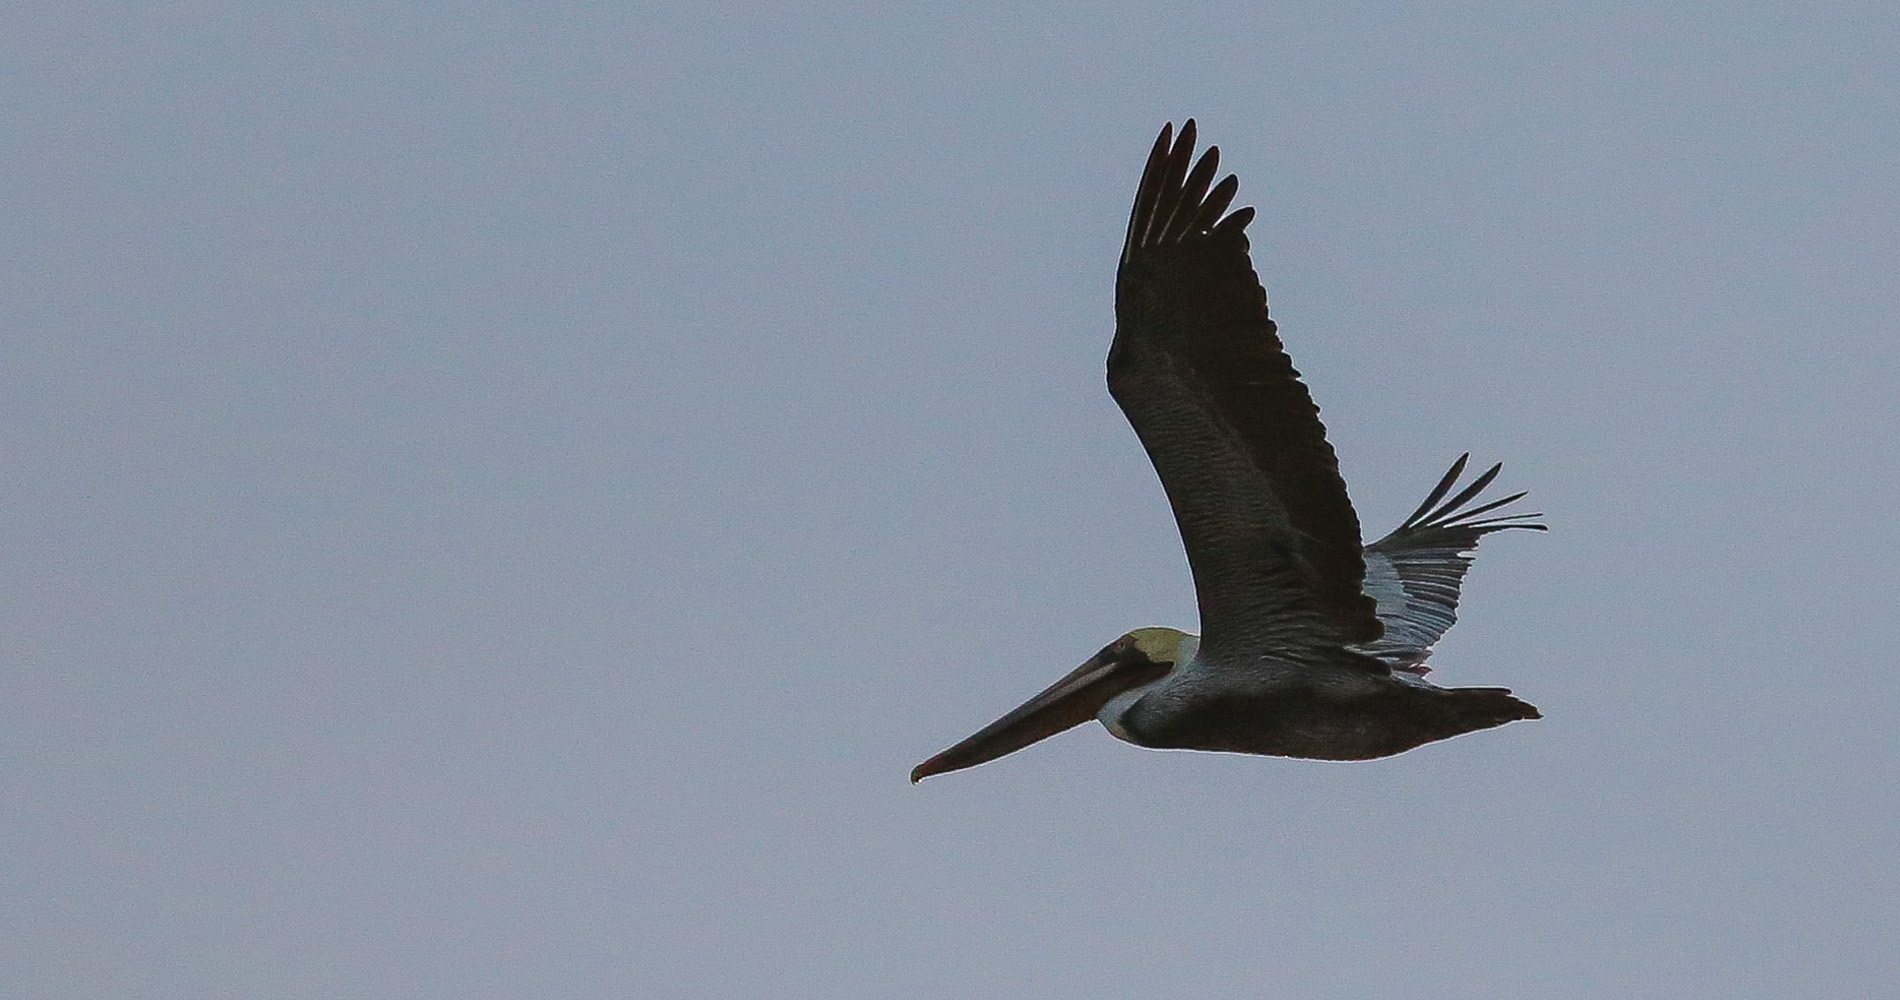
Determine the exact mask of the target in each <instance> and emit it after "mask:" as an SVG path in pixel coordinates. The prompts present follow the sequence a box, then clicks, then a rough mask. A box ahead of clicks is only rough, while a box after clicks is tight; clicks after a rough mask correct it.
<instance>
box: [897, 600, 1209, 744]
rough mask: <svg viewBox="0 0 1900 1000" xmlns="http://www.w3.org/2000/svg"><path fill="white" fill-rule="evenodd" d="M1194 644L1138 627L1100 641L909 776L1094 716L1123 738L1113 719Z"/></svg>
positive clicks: (1181, 661)
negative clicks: (1082, 659) (1064, 671)
mask: <svg viewBox="0 0 1900 1000" xmlns="http://www.w3.org/2000/svg"><path fill="white" fill-rule="evenodd" d="M1199 644H1200V639H1199V638H1197V637H1195V636H1192V635H1189V634H1187V633H1186V632H1183V631H1181V630H1179V629H1172V628H1138V629H1136V630H1134V631H1133V632H1130V633H1128V634H1127V635H1124V636H1122V637H1121V638H1119V639H1117V640H1115V641H1114V642H1111V643H1109V644H1108V645H1106V646H1103V647H1102V651H1101V652H1099V653H1096V654H1095V655H1094V656H1093V657H1091V658H1090V659H1089V661H1088V662H1087V663H1084V664H1082V665H1081V666H1079V667H1077V668H1075V670H1074V671H1073V672H1072V673H1070V674H1069V676H1067V677H1064V678H1062V679H1061V680H1059V681H1057V682H1055V683H1054V684H1051V685H1050V686H1049V688H1048V689H1047V690H1045V691H1043V692H1042V693H1041V694H1039V695H1037V696H1035V697H1034V698H1031V699H1029V700H1028V701H1026V702H1023V704H1022V705H1021V706H1020V707H1018V708H1017V709H1016V710H1015V711H1013V712H1011V713H1009V714H1008V715H1005V716H1003V717H1002V718H1000V719H997V720H996V721H995V722H992V723H990V724H989V725H987V726H984V727H983V728H982V729H981V730H979V731H977V733H976V735H974V736H971V737H970V738H969V739H967V740H964V741H963V742H961V743H958V744H957V745H956V746H953V747H951V748H950V749H948V750H945V751H944V752H942V753H940V754H938V755H936V756H935V757H932V758H930V759H929V760H927V761H924V762H923V763H922V764H919V765H917V768H916V770H913V771H911V772H910V780H911V781H912V782H918V781H922V780H924V779H925V778H928V777H930V776H931V775H933V774H943V773H944V772H946V771H960V770H962V769H963V768H966V767H975V766H976V765H978V764H981V763H984V762H986V761H992V760H995V759H996V758H998V757H1001V756H1003V755H1004V754H1008V753H1014V752H1015V751H1017V750H1021V749H1022V748H1023V747H1026V746H1028V745H1029V744H1031V743H1034V742H1036V741H1037V740H1041V739H1046V738H1048V737H1050V736H1054V735H1055V734H1057V733H1059V732H1062V731H1063V730H1065V729H1069V728H1071V727H1074V726H1078V725H1081V724H1082V723H1084V722H1087V721H1088V720H1089V719H1090V718H1093V717H1097V716H1099V717H1100V718H1101V720H1102V724H1103V725H1105V726H1107V727H1108V730H1109V732H1111V733H1114V734H1115V735H1116V736H1117V737H1120V738H1122V739H1127V737H1126V736H1125V735H1124V734H1123V733H1122V732H1121V731H1120V727H1119V726H1118V725H1116V722H1115V720H1117V719H1119V718H1120V717H1121V713H1122V712H1124V711H1126V710H1127V709H1128V706H1129V705H1132V704H1134V701H1135V699H1136V698H1139V697H1141V694H1142V692H1144V691H1146V690H1147V689H1148V688H1150V687H1152V686H1153V685H1154V684H1155V683H1156V682H1157V681H1159V680H1161V679H1162V678H1163V677H1166V676H1168V674H1169V673H1171V672H1172V671H1174V670H1175V669H1176V668H1178V667H1181V666H1183V665H1185V664H1186V663H1187V662H1188V661H1189V660H1191V659H1193V658H1194V651H1195V648H1196V647H1197V646H1199Z"/></svg>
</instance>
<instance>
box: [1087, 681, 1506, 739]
mask: <svg viewBox="0 0 1900 1000" xmlns="http://www.w3.org/2000/svg"><path fill="white" fill-rule="evenodd" d="M1322 669H1323V668H1322ZM1226 670H1227V671H1230V672H1228V673H1227V677H1228V678H1230V679H1231V678H1232V677H1233V676H1234V673H1242V672H1244V673H1252V672H1254V671H1261V672H1263V673H1268V674H1277V675H1279V676H1278V679H1276V680H1272V681H1268V682H1266V683H1260V684H1246V683H1238V684H1236V683H1232V682H1231V680H1230V681H1229V682H1227V683H1220V684H1209V685H1198V684H1192V683H1180V684H1176V685H1168V684H1166V682H1163V683H1162V684H1158V685H1156V686H1155V688H1153V689H1150V690H1149V691H1148V692H1147V693H1145V694H1144V695H1142V697H1141V698H1140V699H1138V700H1137V701H1136V702H1135V703H1134V704H1133V705H1131V706H1129V707H1128V708H1127V709H1126V710H1125V711H1123V712H1122V713H1121V716H1120V719H1119V727H1118V728H1120V729H1121V731H1122V735H1123V738H1125V739H1126V740H1128V742H1130V743H1134V744H1136V745H1137V746H1144V747H1150V748H1153V749H1156V750H1220V751H1226V752H1228V753H1252V754H1264V755H1266V756H1269V757H1303V758H1307V759H1309V760H1372V759H1374V758H1378V757H1390V756H1392V755H1393V754H1400V753H1404V752H1405V751H1407V750H1411V749H1413V748H1415V747H1420V746H1423V745H1425V744H1427V743H1432V742H1436V741H1438V740H1443V739H1449V738H1451V737H1453V736H1460V735H1463V734H1465V733H1470V732H1476V731H1477V730H1480V729H1490V728H1491V727H1493V726H1501V725H1503V724H1505V723H1507V722H1515V721H1517V720H1519V719H1535V718H1538V717H1539V716H1538V712H1537V709H1536V708H1534V707H1532V706H1531V705H1528V704H1526V703H1524V702H1522V701H1519V700H1518V699H1516V698H1513V697H1512V696H1511V692H1509V691H1506V690H1504V689H1502V688H1441V687H1438V686H1437V685H1433V684H1427V683H1425V682H1423V681H1416V680H1412V679H1410V678H1408V677H1402V676H1399V675H1390V676H1386V677H1376V676H1366V675H1364V674H1360V675H1359V676H1357V677H1353V676H1347V675H1344V674H1342V675H1340V676H1338V677H1336V678H1333V682H1332V683H1327V682H1326V680H1325V679H1322V677H1315V676H1313V673H1312V671H1311V668H1294V669H1292V670H1285V669H1278V670H1276V669H1274V666H1273V665H1269V664H1264V663H1263V664H1255V665H1253V668H1252V669H1251V670H1248V669H1245V668H1241V669H1236V668H1226ZM1189 676H1192V674H1191V673H1190V675H1189ZM1170 687H1173V688H1175V690H1172V691H1171V690H1169V688H1170Z"/></svg>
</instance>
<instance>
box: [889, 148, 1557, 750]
mask: <svg viewBox="0 0 1900 1000" xmlns="http://www.w3.org/2000/svg"><path fill="white" fill-rule="evenodd" d="M1173 132H1174V129H1173V124H1172V123H1169V124H1168V125H1167V126H1165V127H1163V128H1162V130H1161V135H1160V137H1159V138H1158V139H1156V140H1155V145H1154V151H1153V152H1152V153H1150V154H1149V156H1148V165H1147V167H1146V169H1144V170H1143V171H1142V175H1141V184H1140V186H1139V188H1138V189H1137V190H1136V193H1135V208H1134V212H1133V214H1132V215H1131V216H1130V217H1129V220H1128V237H1127V242H1126V243H1125V244H1124V246H1123V249H1122V256H1121V264H1120V268H1119V270H1118V272H1117V275H1116V282H1115V339H1114V342H1113V343H1112V344H1111V345H1110V347H1109V351H1108V391H1109V395H1111V396H1112V397H1114V399H1115V402H1116V403H1117V404H1118V405H1120V406H1121V408H1122V412H1123V413H1124V414H1126V415H1127V417H1128V422H1129V423H1130V424H1132V425H1133V426H1134V429H1135V435H1136V436H1137V437H1139V438H1140V439H1141V444H1142V447H1143V448H1145V449H1146V450H1147V452H1148V458H1149V459H1150V460H1151V461H1152V462H1153V463H1154V467H1155V472H1156V473H1157V474H1159V476H1160V477H1161V485H1162V488H1163V489H1164V490H1165V491H1166V492H1167V495H1168V503H1169V505H1170V506H1171V507H1173V509H1174V519H1175V522H1176V524H1177V525H1178V526H1179V527H1180V529H1181V542H1182V544H1183V546H1184V547H1185V548H1186V550H1187V560H1188V567H1189V569H1190V570H1191V571H1192V573H1193V577H1194V593H1195V598H1196V602H1197V604H1198V605H1199V609H1200V619H1201V629H1202V632H1201V634H1200V635H1198V636H1196V635H1190V634H1188V633H1186V632H1182V631H1180V630H1178V629H1172V628H1140V629H1136V630H1134V631H1133V632H1129V633H1128V634H1126V635H1124V636H1122V637H1121V638H1119V639H1116V640H1115V641H1114V642H1111V643H1109V644H1108V645H1106V646H1104V647H1102V649H1101V651H1100V652H1098V653H1096V654H1095V655H1094V656H1092V657H1090V658H1089V660H1088V662H1087V663H1084V664H1082V665H1081V666H1080V667H1077V668H1076V669H1075V671H1074V672H1072V673H1070V674H1069V675H1068V676H1067V677H1064V678H1062V679H1061V680H1059V681H1057V682H1055V683H1054V684H1053V685H1050V686H1049V688H1048V689H1047V690H1045V691H1043V692H1042V693H1041V694H1038V695H1036V696H1035V697H1033V698H1031V699H1029V700H1028V701H1027V702H1024V703H1023V704H1022V706H1021V707H1019V708H1017V709H1016V710H1015V711H1012V712H1010V713H1009V714H1008V715H1005V716H1003V717H1002V718H1000V719H998V720H996V721H995V722H992V723H990V724H989V725H987V726H985V727H983V729H981V730H980V731H978V732H977V733H976V734H975V735H973V736H971V737H970V738H969V739H966V740H964V741H963V742H961V743H958V744H957V745H955V746H953V747H951V748H950V749H948V750H945V751H944V752H942V753H940V754H937V755H936V756H935V757H932V758H930V759H929V760H926V761H924V762H923V763H922V764H919V765H917V768H916V769H915V770H913V771H912V772H911V775H910V779H911V781H912V782H918V781H922V780H923V779H924V778H927V777H929V776H931V775H934V774H943V773H945V772H949V771H957V770H961V769H963V768H966V767H974V766H976V765H978V764H982V763H985V762H987V761H991V760H995V759H996V758H998V757H1001V756H1003V755H1005V754H1008V753H1013V752H1014V751H1017V750H1020V749H1022V748H1023V747H1026V746H1028V745H1030V744H1031V743H1035V742H1036V741H1038V740H1041V739H1044V738H1046V737H1049V736H1053V735H1055V734H1057V733H1060V732H1062V731H1064V730H1067V729H1069V728H1071V727H1073V726H1077V725H1080V724H1081V723H1083V722H1086V721H1088V719H1089V718H1090V717H1094V718H1096V719H1099V720H1101V723H1102V725H1103V726H1105V727H1107V729H1108V731H1109V732H1110V733H1112V734H1114V735H1115V736H1116V737H1117V738H1119V739H1122V740H1124V741H1126V742H1129V743H1133V744H1135V745H1136V746H1142V747H1150V748H1155V749H1180V750H1218V751H1226V752H1229V753H1249V754H1264V755H1268V756H1274V757H1303V758H1310V759H1318V760H1371V759H1373V758H1377V757H1387V756H1391V755H1393V754H1398V753H1404V752H1405V751H1407V750H1411V749H1413V748H1415V747H1418V746H1422V745H1424V744H1426V743H1430V742H1433V741H1435V740H1442V739H1447V738H1449V737H1453V736H1458V735H1461V734H1463V733H1469V732H1475V731H1477V730H1480V729H1490V728H1492V727H1494V726H1501V725H1503V724H1505V723H1507V722H1512V721H1515V720H1518V719H1536V718H1539V714H1538V711H1537V709H1536V708H1534V707H1532V706H1531V705H1529V704H1527V703H1525V702H1522V701H1519V700H1518V699H1516V698H1514V697H1512V696H1511V692H1510V691H1508V690H1505V689H1503V688H1484V687H1477V688H1445V687H1439V686H1438V685H1436V684H1433V683H1431V682H1430V681H1427V680H1426V679H1425V674H1426V672H1427V667H1426V666H1425V660H1426V657H1427V656H1429V655H1430V653H1431V649H1432V646H1433V645H1434V644H1435V643H1436V642H1437V641H1438V639H1439V638H1440V637H1441V636H1443V635H1444V633H1445V631H1446V630H1447V629H1449V628H1450V627H1451V625H1452V623H1453V622H1454V621H1455V620H1456V617H1457V610H1458V594H1459V588H1460V586H1461V584H1462V583H1463V581H1464V576H1465V571H1466V570H1467V569H1468V568H1469V567H1470V565H1471V556H1472V554H1473V552H1474V550H1475V549H1476V547H1477V545H1478V541H1479V539H1481V538H1483V537H1484V536H1485V535H1488V534H1490V533H1492V532H1496V531H1503V530H1505V529H1508V528H1528V529H1534V530H1540V531H1541V530H1543V529H1544V525H1543V524H1541V523H1539V522H1537V521H1536V520H1535V518H1538V517H1541V516H1542V515H1540V514H1534V513H1518V514H1511V513H1498V514H1492V512H1494V511H1497V510H1498V509H1499V508H1502V507H1505V506H1507V505H1509V504H1511V503H1514V502H1516V501H1517V500H1519V499H1521V498H1522V497H1523V496H1524V495H1525V494H1523V493H1517V494H1513V495H1511V496H1507V497H1503V498H1502V499H1497V500H1490V501H1488V502H1482V503H1480V502H1477V501H1478V499H1479V496H1480V494H1482V493H1483V492H1484V490H1485V488H1486V487H1487V486H1489V485H1490V484H1491V482H1492V480H1494V479H1496V478H1497V475H1498V471H1499V469H1500V468H1501V466H1492V467H1491V469H1490V470H1489V471H1487V472H1484V473H1483V474H1481V475H1479V476H1477V477H1476V478H1475V479H1473V480H1472V481H1471V482H1470V483H1469V484H1467V485H1465V486H1463V487H1462V488H1459V487H1458V483H1459V480H1460V479H1461V478H1462V476H1463V474H1464V470H1465V464H1466V461H1467V460H1468V459H1469V458H1470V456H1469V454H1467V455H1465V456H1463V457H1461V458H1459V459H1458V461H1457V462H1456V463H1454V464H1453V465H1452V467H1451V471H1449V472H1447V473H1446V474H1445V476H1444V478H1443V479H1441V480H1440V481H1439V483H1438V485H1437V486H1435V487H1434V488H1433V489H1432V490H1431V492H1430V494H1429V495H1427V496H1426V498H1425V502H1424V503H1422V504H1420V505H1419V507H1418V510H1416V511H1415V512H1414V513H1413V514H1412V516H1411V517H1408V518H1406V519H1405V521H1404V522H1403V523H1401V524H1400V525H1399V527H1398V528H1397V529H1396V530H1394V531H1393V532H1392V533H1391V534H1389V535H1387V536H1385V537H1384V538H1382V539H1380V540H1379V541H1377V542H1374V543H1373V544H1371V545H1367V546H1364V547H1363V548H1362V547H1361V545H1360V535H1359V518H1358V515H1357V514H1355V513H1354V512H1353V508H1352V503H1351V501H1350V500H1348V499H1347V496H1346V484H1345V482H1344V480H1342V479H1341V478H1340V474H1339V461H1338V459H1337V458H1336V457H1335V456H1334V454H1333V449H1332V446H1331V445H1329V444H1327V443H1326V428H1325V427H1324V426H1322V425H1321V423H1320V419H1319V409H1318V407H1316V406H1314V404H1313V399H1312V396H1311V395H1309V394H1308V393H1307V389H1306V385H1305V383H1303V382H1301V381H1300V373H1299V372H1297V371H1295V370H1294V368H1293V363H1292V361H1291V360H1289V359H1288V357H1287V355H1286V350H1285V348H1284V347H1283V346H1282V345H1281V343H1280V338H1279V336H1278V333H1277V329H1276V327H1275V326H1274V323H1273V321H1272V320H1271V319H1268V318H1267V294H1266V291H1265V290H1264V289H1263V288H1262V287H1261V285H1260V279H1259V277H1258V276H1257V275H1256V274H1255V273H1254V270H1253V264H1252V261H1251V259H1250V258H1249V256H1248V243H1247V235H1246V229H1247V224H1248V223H1249V222H1251V221H1253V217H1254V210H1253V209H1251V208H1242V209H1238V210H1236V211H1234V212H1231V213H1229V212H1228V211H1227V207H1228V205H1229V204H1230V203H1231V202H1232V201H1233V199H1234V194H1235V192H1236V191H1238V190H1239V181H1238V180H1237V179H1236V178H1235V177H1234V176H1233V175H1231V174H1230V175H1228V176H1227V177H1226V178H1225V179H1224V180H1222V181H1221V182H1220V183H1218V184H1212V186H1211V187H1210V182H1212V181H1213V179H1214V174H1215V171H1216V169H1217V167H1218V165H1219V162H1220V151H1219V149H1218V148H1217V147H1213V146H1210V147H1208V149H1207V152H1206V153H1205V154H1204V155H1203V156H1202V157H1201V158H1200V160H1199V162H1197V163H1194V165H1193V168H1192V169H1191V170H1190V169H1189V164H1190V162H1191V161H1192V160H1193V154H1194V138H1195V135H1194V120H1193V119H1188V121H1187V122H1186V123H1184V124H1183V125H1182V126H1181V133H1180V136H1179V138H1178V139H1177V138H1176V137H1175V136H1174V134H1173ZM1455 488H1456V489H1458V492H1457V494H1456V495H1454V496H1451V497H1450V498H1449V499H1447V494H1449V493H1451V491H1452V490H1453V489H1455ZM1487 514H1490V515H1492V516H1488V517H1487V516H1485V515H1487Z"/></svg>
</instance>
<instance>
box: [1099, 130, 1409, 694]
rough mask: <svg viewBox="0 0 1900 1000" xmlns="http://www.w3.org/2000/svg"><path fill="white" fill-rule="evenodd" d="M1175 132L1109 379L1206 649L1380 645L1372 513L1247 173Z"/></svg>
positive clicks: (1140, 244)
mask: <svg viewBox="0 0 1900 1000" xmlns="http://www.w3.org/2000/svg"><path fill="white" fill-rule="evenodd" d="M1193 154H1194V122H1193V120H1192V119H1190V120H1189V121H1188V122H1187V123H1185V124H1184V125H1182V127H1181V134H1180V137H1179V138H1178V139H1175V138H1174V137H1173V127H1172V126H1169V127H1167V128H1164V129H1162V130H1161V137H1160V138H1159V139H1157V140H1156V141H1155V146H1154V152H1153V153H1152V154H1150V155H1149V158H1148V166H1147V169H1146V170H1145V171H1144V172H1143V174H1142V178H1141V186H1140V189H1139V190H1138V192H1137V193H1136V195H1135V209H1134V212H1133V214H1132V215H1131V216H1130V218H1129V222H1128V242H1127V244H1126V246H1125V248H1124V249H1123V251H1122V259H1121V269H1120V272H1119V274H1118V275H1117V279H1116V286H1115V342H1114V345H1113V346H1112V347H1111V348H1110V349H1109V354H1108V389H1109V393H1110V395H1112V396H1114V397H1115V402H1116V403H1118V404H1120V406H1121V408H1122V412H1123V413H1125V414H1127V415H1128V422H1129V423H1131V424H1133V425H1134V428H1135V434H1136V435H1137V436H1138V437H1140V438H1141V443H1142V446H1143V447H1145V448H1146V449H1147V451H1148V457H1149V458H1150V459H1151V460H1153V462H1154V466H1155V471H1156V472H1157V473H1158V474H1159V475H1160V477H1161V485H1162V486H1163V487H1164V488H1165V489H1166V490H1167V494H1168V502H1169V503H1170V504H1171V505H1172V506H1173V508H1174V517H1175V521H1176V522H1177V523H1178V524H1179V526H1180V529H1181V540H1182V543H1183V544H1184V545H1185V547H1186V549H1187V558H1188V565H1189V567H1190V568H1191V569H1192V570H1193V572H1194V589H1195V593H1196V596H1197V598H1198V600H1199V603H1200V611H1201V629H1202V632H1203V639H1202V643H1201V649H1202V655H1203V656H1207V657H1214V658H1218V657H1219V656H1220V655H1221V651H1222V650H1224V649H1225V650H1233V651H1235V652H1242V651H1269V652H1270V651H1274V650H1289V649H1305V648H1313V647H1315V646H1321V645H1339V644H1343V643H1366V642H1371V641H1373V640H1375V639H1377V638H1378V637H1379V635H1380V634H1381V625H1380V622H1379V618H1378V615H1377V613H1376V607H1375V603H1374V601H1373V599H1372V598H1370V597H1368V596H1366V595H1365V593H1364V590H1363V583H1364V580H1365V572H1366V570H1365V562H1364V558H1363V556H1362V555H1361V549H1360V536H1359V519H1358V517H1357V516H1356V515H1355V514H1354V513H1353V509H1352V503H1351V501H1350V500H1348V499H1347V497H1346V484H1345V481H1344V480H1342V479H1341V478H1340V475H1339V461H1338V459H1337V458H1336V457H1335V456H1334V455H1333V449H1332V446H1331V445H1329V444H1327V443H1326V428H1325V427H1324V426H1323V425H1321V423H1320V420H1319V408H1318V407H1316V406H1314V405H1313V398H1312V396H1311V395H1309V394H1308V393H1307V390H1306V385H1305V384H1304V383H1302V382H1301V381H1300V373H1299V372H1297V371H1295V370H1294V368H1293V362H1292V361H1291V360H1290V359H1288V358H1287V355H1286V350H1285V349H1284V348H1283V347H1282V346H1281V343H1280V338H1279V336H1278V334H1277V333H1276V330H1275V327H1274V324H1273V321H1272V320H1271V319H1268V318H1267V293H1266V291H1265V290H1264V289H1263V288H1261V286H1260V279H1259V277H1258V276H1257V275H1255V273H1254V269H1253V262H1252V260H1251V259H1250V258H1249V257H1248V243H1247V235H1246V228H1247V223H1248V222H1250V221H1252V219H1253V215H1254V211H1253V209H1251V208H1242V209H1240V210H1238V211H1235V212H1233V213H1231V214H1230V213H1228V212H1227V206H1228V204H1229V203H1230V202H1232V201H1233V198H1234V193H1235V191H1236V190H1238V188H1239V181H1238V180H1236V179H1235V178H1234V177H1233V176H1231V175H1230V176H1228V177H1227V178H1226V179H1224V180H1222V181H1221V182H1220V183H1218V184H1212V183H1211V182H1212V181H1213V179H1214V173H1215V171H1216V169H1217V167H1218V165H1219V162H1220V154H1219V151H1218V150H1217V149H1215V148H1213V147H1209V148H1208V150H1207V153H1206V154H1205V155H1204V156H1202V157H1201V159H1200V162H1199V163H1197V164H1195V165H1194V166H1193V168H1192V169H1190V168H1189V164H1190V161H1191V160H1192V159H1193Z"/></svg>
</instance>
